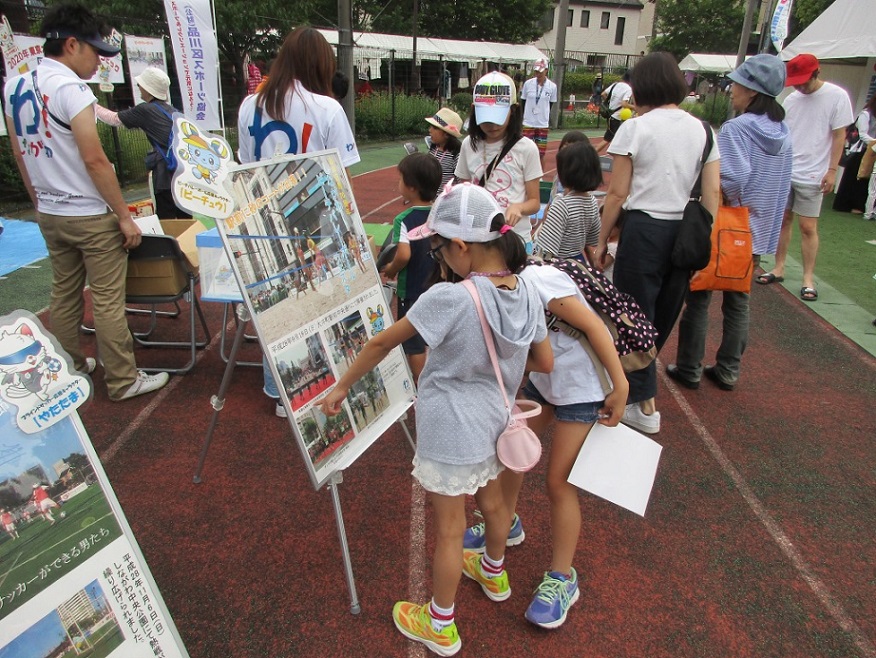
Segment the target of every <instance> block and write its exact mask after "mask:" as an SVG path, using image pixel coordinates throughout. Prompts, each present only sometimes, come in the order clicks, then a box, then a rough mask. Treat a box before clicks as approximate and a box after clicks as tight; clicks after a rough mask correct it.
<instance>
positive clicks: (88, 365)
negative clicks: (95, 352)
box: [82, 356, 97, 375]
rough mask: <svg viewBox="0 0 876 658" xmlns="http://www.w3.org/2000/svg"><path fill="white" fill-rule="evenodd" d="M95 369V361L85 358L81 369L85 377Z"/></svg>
mask: <svg viewBox="0 0 876 658" xmlns="http://www.w3.org/2000/svg"><path fill="white" fill-rule="evenodd" d="M95 369H97V359H93V358H91V357H90V356H87V357H85V367H84V368H83V369H82V372H84V373H85V374H86V375H90V374H91V373H93V372H94V371H95Z"/></svg>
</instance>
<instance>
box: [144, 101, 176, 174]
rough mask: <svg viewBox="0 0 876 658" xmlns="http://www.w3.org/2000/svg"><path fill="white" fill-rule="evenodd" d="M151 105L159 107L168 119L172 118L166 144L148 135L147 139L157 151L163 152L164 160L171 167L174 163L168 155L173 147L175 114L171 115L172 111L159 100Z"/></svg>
mask: <svg viewBox="0 0 876 658" xmlns="http://www.w3.org/2000/svg"><path fill="white" fill-rule="evenodd" d="M151 105H152V106H153V107H155V108H157V109H158V111H159V112H161V113H162V114H163V115H164V116H166V117H167V118H168V119H170V132H169V133H168V135H167V145H166V146H161V145H160V144H159V143H158V142H153V141H152V140H151V139H149V137H148V136H147V139H149V141H150V142H151V143H152V146H153V147H154V148H155V150H156V151H158V152H159V153H161V156H162V157H163V158H164V161H165V162H166V163H167V165H168V167H170V166H171V165H172V164H173V163H172V161H171V159H170V157H169V156H168V153H170V152H171V151H172V149H173V116H171V114H170V112H168V111H167V110H165V109H164V108H163V107H161V104H160V103H159V102H158V101H155V102H152V103H151ZM171 109H174V108H173V107H171Z"/></svg>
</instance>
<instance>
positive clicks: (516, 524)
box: [462, 512, 526, 553]
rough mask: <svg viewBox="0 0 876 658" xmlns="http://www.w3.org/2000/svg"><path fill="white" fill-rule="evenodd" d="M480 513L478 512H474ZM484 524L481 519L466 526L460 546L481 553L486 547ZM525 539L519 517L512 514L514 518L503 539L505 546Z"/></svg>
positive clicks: (513, 544) (519, 542)
mask: <svg viewBox="0 0 876 658" xmlns="http://www.w3.org/2000/svg"><path fill="white" fill-rule="evenodd" d="M475 514H476V515H480V512H475ZM485 529H486V525H485V524H484V522H483V521H481V522H480V523H476V524H475V525H473V526H472V527H471V528H467V529H466V531H465V536H464V537H463V538H462V547H463V548H464V549H466V550H467V551H474V552H475V553H483V552H484V549H485V548H486V547H487V538H486V536H485V535H484V530H485ZM524 539H526V533H525V532H523V523H521V522H520V517H519V516H517V515H516V514H515V515H514V520H513V521H512V522H511V530H509V531H508V539H507V540H506V541H505V546H517V545H519V544H522V543H523V540H524Z"/></svg>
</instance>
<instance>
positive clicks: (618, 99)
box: [596, 71, 635, 155]
mask: <svg viewBox="0 0 876 658" xmlns="http://www.w3.org/2000/svg"><path fill="white" fill-rule="evenodd" d="M601 95H602V97H603V98H607V99H608V106H609V107H610V108H612V109H613V110H614V112H613V113H612V115H611V116H610V117H609V118H608V126H607V127H606V129H605V134H604V135H603V136H602V141H601V142H599V144H597V146H596V152H597V153H598V154H599V155H605V152H606V151H607V150H608V147H609V145H610V144H611V140H613V139H614V135H615V133H617V129H618V128H620V125H621V123H623V119H621V110H623V109H624V108H627V109H630V110H633V109H635V108H634V107H633V105H632V100H633V88H632V87H631V86H630V72H629V71H626V72H625V73H624V75H623V77H622V78H621V79H620V80H618V81H617V82H615V83H614V84H611V85H609V86H608V89H606V90H605V91H603V92H602V94H601Z"/></svg>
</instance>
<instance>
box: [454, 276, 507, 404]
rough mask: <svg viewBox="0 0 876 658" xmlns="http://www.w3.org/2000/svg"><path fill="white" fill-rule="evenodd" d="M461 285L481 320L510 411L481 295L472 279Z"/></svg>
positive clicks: (503, 397) (500, 385) (488, 350)
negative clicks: (471, 300) (472, 301)
mask: <svg viewBox="0 0 876 658" xmlns="http://www.w3.org/2000/svg"><path fill="white" fill-rule="evenodd" d="M462 285H463V286H464V287H465V289H466V290H468V294H469V295H471V298H472V299H473V300H474V304H475V308H476V309H477V311H478V318H480V321H481V330H482V331H483V332H484V342H485V343H486V344H487V352H489V353H490V361H491V362H492V363H493V371H494V372H495V373H496V381H498V382H499V390H501V391H502V399H503V400H504V401H505V407H506V408H507V409H508V412H509V413H510V412H511V404H510V403H509V402H508V395H507V393H505V382H504V381H503V380H502V371H501V370H500V369H499V361H498V359H497V357H496V341H495V339H494V338H493V332H492V331H491V330H490V325H489V324H487V316H486V315H484V307H483V305H481V296H480V294H479V293H478V289H477V286H475V284H474V281H471V280H468V279H467V280H465V281H463V282H462Z"/></svg>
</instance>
